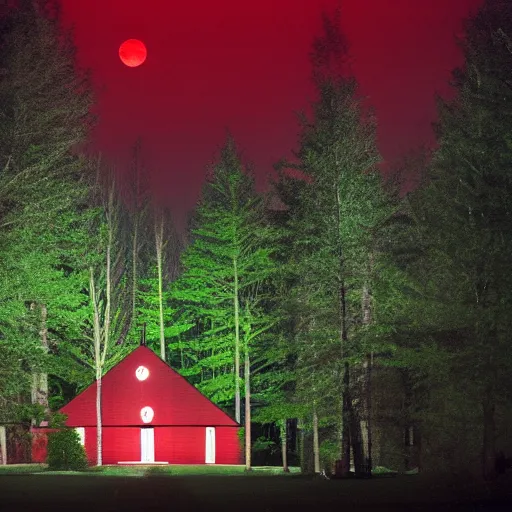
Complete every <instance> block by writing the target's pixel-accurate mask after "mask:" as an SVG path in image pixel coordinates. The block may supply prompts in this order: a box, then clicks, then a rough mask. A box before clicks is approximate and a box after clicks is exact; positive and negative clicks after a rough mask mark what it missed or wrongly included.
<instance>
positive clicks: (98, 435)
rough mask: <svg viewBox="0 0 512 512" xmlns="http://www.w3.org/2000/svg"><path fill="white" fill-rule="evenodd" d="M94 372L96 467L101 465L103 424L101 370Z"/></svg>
mask: <svg viewBox="0 0 512 512" xmlns="http://www.w3.org/2000/svg"><path fill="white" fill-rule="evenodd" d="M98 370H99V371H96V450H97V456H96V465H97V466H101V465H102V464H103V442H102V440H103V424H102V418H101V369H98Z"/></svg>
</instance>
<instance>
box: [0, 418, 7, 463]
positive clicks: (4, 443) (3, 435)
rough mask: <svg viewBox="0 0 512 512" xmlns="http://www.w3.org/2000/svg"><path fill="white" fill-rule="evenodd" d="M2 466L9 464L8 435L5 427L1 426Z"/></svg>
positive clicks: (0, 455) (0, 453)
mask: <svg viewBox="0 0 512 512" xmlns="http://www.w3.org/2000/svg"><path fill="white" fill-rule="evenodd" d="M0 464H1V465H2V466H4V465H6V464H7V434H6V431H5V427H4V426H0Z"/></svg>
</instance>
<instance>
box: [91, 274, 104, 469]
mask: <svg viewBox="0 0 512 512" xmlns="http://www.w3.org/2000/svg"><path fill="white" fill-rule="evenodd" d="M89 272H90V275H89V289H90V293H91V300H92V303H93V308H94V318H93V333H94V364H95V367H96V452H97V455H96V465H98V466H101V465H102V423H101V376H102V366H101V326H100V314H99V308H98V301H97V296H96V283H95V281H94V270H93V269H92V267H91V268H90V269H89Z"/></svg>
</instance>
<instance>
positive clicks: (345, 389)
mask: <svg viewBox="0 0 512 512" xmlns="http://www.w3.org/2000/svg"><path fill="white" fill-rule="evenodd" d="M339 301H340V356H341V360H342V361H343V360H344V359H345V357H346V353H345V352H346V350H345V344H346V342H347V338H348V336H347V325H346V319H347V308H346V297H345V285H344V283H343V282H342V283H341V286H340V298H339ZM342 375H343V377H342V378H343V381H342V385H341V395H342V411H341V475H340V476H343V477H345V476H348V474H349V472H350V416H351V410H352V402H351V399H350V367H349V364H348V362H347V361H344V362H343V372H342Z"/></svg>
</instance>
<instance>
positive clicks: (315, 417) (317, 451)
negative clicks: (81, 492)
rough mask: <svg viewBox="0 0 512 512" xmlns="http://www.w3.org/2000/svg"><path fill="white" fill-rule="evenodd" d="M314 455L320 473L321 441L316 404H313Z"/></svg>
mask: <svg viewBox="0 0 512 512" xmlns="http://www.w3.org/2000/svg"><path fill="white" fill-rule="evenodd" d="M313 457H314V461H315V473H316V474H319V473H320V443H319V440H318V413H317V411H316V405H313Z"/></svg>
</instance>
